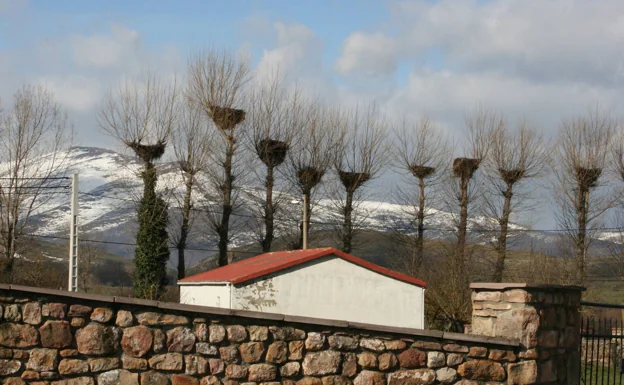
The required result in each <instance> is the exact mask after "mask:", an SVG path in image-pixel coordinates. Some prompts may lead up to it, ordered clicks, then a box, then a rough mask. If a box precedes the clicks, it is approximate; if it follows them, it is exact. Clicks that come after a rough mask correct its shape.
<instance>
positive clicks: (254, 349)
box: [240, 342, 264, 364]
mask: <svg viewBox="0 0 624 385" xmlns="http://www.w3.org/2000/svg"><path fill="white" fill-rule="evenodd" d="M240 355H241V358H242V360H243V362H245V363H248V364H253V363H256V362H259V361H260V360H261V359H262V356H263V355H264V344H263V343H262V342H248V343H245V344H241V345H240Z"/></svg>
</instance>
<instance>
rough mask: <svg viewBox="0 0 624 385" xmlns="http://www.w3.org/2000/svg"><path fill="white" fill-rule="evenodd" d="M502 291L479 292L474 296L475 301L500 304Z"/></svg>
mask: <svg viewBox="0 0 624 385" xmlns="http://www.w3.org/2000/svg"><path fill="white" fill-rule="evenodd" d="M502 297H503V296H502V293H501V292H500V291H479V292H476V293H474V295H473V296H472V300H473V301H490V302H499V301H500V300H501V299H502Z"/></svg>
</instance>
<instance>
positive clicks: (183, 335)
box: [167, 326, 195, 353]
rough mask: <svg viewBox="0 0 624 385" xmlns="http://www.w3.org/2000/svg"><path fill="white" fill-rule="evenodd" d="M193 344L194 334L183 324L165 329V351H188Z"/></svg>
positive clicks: (191, 348) (191, 349)
mask: <svg viewBox="0 0 624 385" xmlns="http://www.w3.org/2000/svg"><path fill="white" fill-rule="evenodd" d="M194 346H195V334H193V331H192V330H191V329H190V328H188V327H185V326H178V327H175V328H173V329H171V330H168V331H167V351H169V352H177V353H189V352H191V351H193V347H194Z"/></svg>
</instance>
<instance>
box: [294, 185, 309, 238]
mask: <svg viewBox="0 0 624 385" xmlns="http://www.w3.org/2000/svg"><path fill="white" fill-rule="evenodd" d="M310 193H311V191H304V193H303V207H302V213H303V215H302V221H301V224H300V225H299V245H298V247H297V248H298V249H301V248H303V246H304V242H303V234H304V233H305V237H306V242H305V243H306V246H309V242H310V237H309V235H310V214H311V207H310ZM304 222H305V226H304V225H303V223H304Z"/></svg>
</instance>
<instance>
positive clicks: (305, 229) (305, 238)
mask: <svg viewBox="0 0 624 385" xmlns="http://www.w3.org/2000/svg"><path fill="white" fill-rule="evenodd" d="M308 199H310V198H309V197H308V194H303V245H302V246H303V250H306V249H307V248H308Z"/></svg>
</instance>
